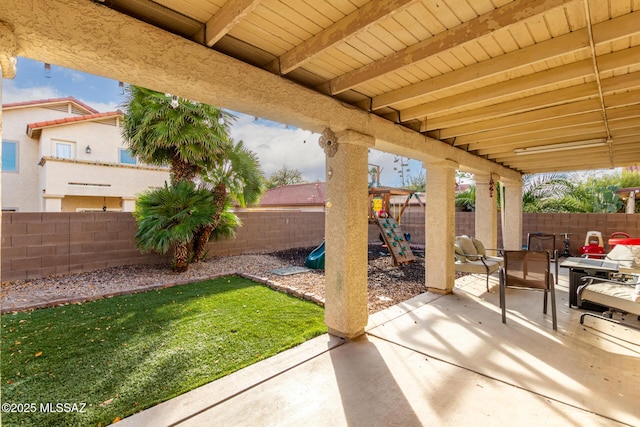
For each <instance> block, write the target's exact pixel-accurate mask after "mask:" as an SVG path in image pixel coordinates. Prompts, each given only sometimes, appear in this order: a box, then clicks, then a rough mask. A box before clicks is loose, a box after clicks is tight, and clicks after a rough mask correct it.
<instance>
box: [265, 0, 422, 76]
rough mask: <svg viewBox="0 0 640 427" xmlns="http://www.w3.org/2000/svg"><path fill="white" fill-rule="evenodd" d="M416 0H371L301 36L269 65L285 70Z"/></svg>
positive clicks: (308, 59)
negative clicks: (301, 37)
mask: <svg viewBox="0 0 640 427" xmlns="http://www.w3.org/2000/svg"><path fill="white" fill-rule="evenodd" d="M416 2H417V0H372V1H370V2H369V3H366V4H365V5H363V6H362V7H360V8H358V9H356V10H355V11H354V12H352V13H350V14H349V15H347V16H345V17H344V18H342V19H341V20H339V21H337V22H335V23H333V24H332V25H331V26H329V27H327V28H326V29H325V30H323V31H321V32H320V33H318V34H316V35H314V36H313V37H311V38H309V39H308V40H305V41H304V42H302V43H301V44H299V45H298V46H296V47H295V48H293V49H291V50H290V51H288V52H286V53H285V54H283V55H281V56H280V58H278V59H277V60H276V61H274V63H272V64H271V65H270V66H269V67H268V68H269V69H278V68H279V73H280V74H287V73H289V72H291V71H293V70H295V69H296V68H298V67H301V66H302V65H304V64H305V63H306V62H308V61H310V60H311V59H313V58H314V57H316V56H318V55H320V54H321V53H323V52H325V51H326V50H328V49H331V48H332V47H334V46H335V45H337V44H339V43H343V42H348V39H349V38H351V37H355V36H356V35H358V34H359V33H361V32H363V31H366V30H368V29H369V28H371V27H372V26H373V25H375V24H377V23H379V22H380V21H382V20H384V19H387V18H388V17H390V16H392V15H394V14H396V13H399V12H402V11H403V10H405V9H406V8H408V7H409V6H411V5H413V4H415V3H416Z"/></svg>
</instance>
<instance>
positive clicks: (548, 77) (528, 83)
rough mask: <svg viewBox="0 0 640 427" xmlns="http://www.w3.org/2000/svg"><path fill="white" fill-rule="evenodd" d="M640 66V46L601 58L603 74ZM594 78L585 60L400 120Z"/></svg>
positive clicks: (404, 113) (441, 102)
mask: <svg viewBox="0 0 640 427" xmlns="http://www.w3.org/2000/svg"><path fill="white" fill-rule="evenodd" d="M638 63H640V46H636V47H634V48H629V49H625V50H621V51H618V52H613V53H610V54H608V55H603V56H600V57H599V58H598V68H599V70H600V73H603V72H606V71H613V70H616V69H620V68H624V67H629V66H632V65H635V64H638ZM592 75H593V61H592V60H591V59H586V60H583V61H578V62H574V63H573V64H567V65H562V66H560V67H555V68H551V69H549V70H545V71H541V72H537V73H534V74H530V75H527V76H523V77H518V78H516V79H512V80H507V81H504V82H500V83H497V84H494V85H490V86H485V87H482V88H478V89H475V90H470V91H467V92H464V93H461V94H458V95H454V96H450V97H447V98H441V99H438V100H435V101H431V102H428V103H424V104H421V105H417V106H415V107H411V108H406V109H404V110H401V111H400V117H402V120H403V121H408V120H414V119H420V118H422V117H424V116H428V115H429V114H441V113H443V112H446V111H448V110H454V109H458V108H462V107H468V106H469V105H472V104H477V103H486V102H487V101H489V100H493V99H499V98H504V97H508V96H511V97H512V96H513V95H515V94H517V93H522V92H527V91H533V90H538V89H544V88H545V87H548V86H551V85H555V84H560V83H565V82H570V81H571V80H576V79H580V78H587V77H590V76H592ZM596 93H597V91H596ZM548 96H551V97H555V96H554V95H553V92H550V93H549V94H548Z"/></svg>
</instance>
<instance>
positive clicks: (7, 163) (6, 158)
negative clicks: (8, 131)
mask: <svg viewBox="0 0 640 427" xmlns="http://www.w3.org/2000/svg"><path fill="white" fill-rule="evenodd" d="M2 172H18V143H17V142H12V141H2Z"/></svg>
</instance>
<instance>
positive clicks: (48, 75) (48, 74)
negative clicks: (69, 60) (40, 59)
mask: <svg viewBox="0 0 640 427" xmlns="http://www.w3.org/2000/svg"><path fill="white" fill-rule="evenodd" d="M44 77H45V78H46V79H50V78H51V64H48V63H46V62H45V63H44Z"/></svg>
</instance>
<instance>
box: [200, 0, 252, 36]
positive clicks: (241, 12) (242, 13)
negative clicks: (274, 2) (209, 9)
mask: <svg viewBox="0 0 640 427" xmlns="http://www.w3.org/2000/svg"><path fill="white" fill-rule="evenodd" d="M260 3H262V0H227V2H226V3H225V4H224V5H223V6H222V7H221V8H220V10H219V11H218V12H217V13H216V14H215V15H213V17H211V19H209V21H207V24H206V26H205V44H206V45H207V46H209V47H211V46H213V45H214V44H216V43H217V42H218V41H219V40H220V39H221V38H222V37H224V36H225V35H227V33H228V32H229V31H231V29H232V28H233V27H235V26H236V25H238V23H240V22H241V21H242V20H243V19H244V18H245V17H246V16H247V15H249V14H250V13H251V12H253V10H254V9H255V8H256V7H258V5H259V4H260Z"/></svg>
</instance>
